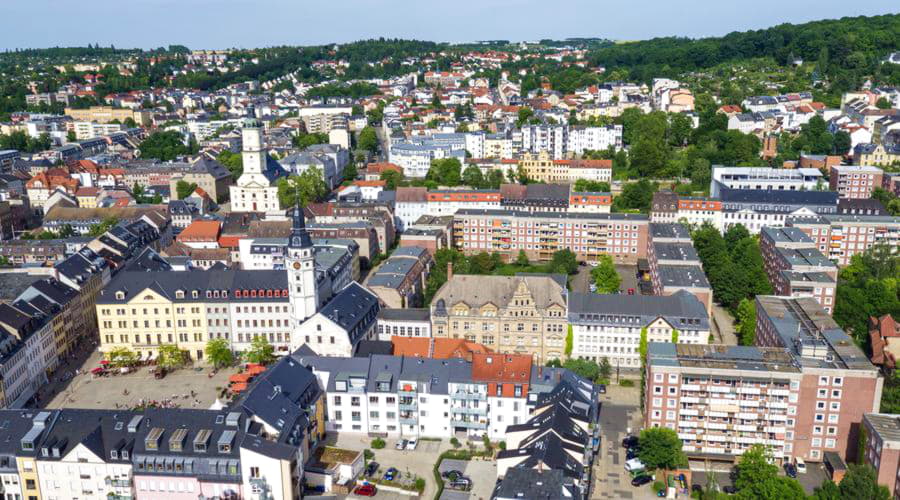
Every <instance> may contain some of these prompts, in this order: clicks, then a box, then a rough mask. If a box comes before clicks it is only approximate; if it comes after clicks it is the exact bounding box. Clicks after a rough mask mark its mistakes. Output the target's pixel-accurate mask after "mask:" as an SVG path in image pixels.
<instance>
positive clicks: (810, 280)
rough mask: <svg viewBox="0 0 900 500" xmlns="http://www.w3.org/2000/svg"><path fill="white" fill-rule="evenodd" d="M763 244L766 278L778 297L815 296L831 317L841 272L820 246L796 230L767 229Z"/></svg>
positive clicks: (761, 242)
mask: <svg viewBox="0 0 900 500" xmlns="http://www.w3.org/2000/svg"><path fill="white" fill-rule="evenodd" d="M759 241H760V252H761V253H762V256H763V260H764V263H765V269H766V275H768V277H769V282H770V283H772V287H773V288H774V289H775V294H776V295H783V296H789V297H812V298H814V299H815V300H816V302H818V303H819V304H821V305H822V307H823V308H824V309H825V311H826V312H828V313H829V314H830V313H831V312H832V310H833V309H834V302H835V293H836V292H835V290H836V289H837V281H836V280H837V273H838V269H837V265H835V263H834V262H832V261H830V260H828V259H827V258H826V257H825V256H824V255H822V253H821V252H820V251H819V250H818V249H817V248H816V243H815V242H814V241H813V240H812V239H811V238H810V237H809V236H807V235H806V233H804V232H803V231H801V230H800V229H797V228H795V227H781V228H771V227H765V228H763V229H762V231H760V240H759Z"/></svg>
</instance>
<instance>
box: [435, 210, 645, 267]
mask: <svg viewBox="0 0 900 500" xmlns="http://www.w3.org/2000/svg"><path fill="white" fill-rule="evenodd" d="M647 219H648V218H647V216H646V215H642V214H618V213H616V214H593V213H572V212H534V213H526V212H521V211H514V210H471V209H462V210H458V211H457V212H456V216H455V217H454V228H453V240H454V246H455V247H456V248H458V249H460V250H462V251H463V252H465V253H466V254H475V253H479V252H488V253H492V252H498V253H499V254H500V255H501V256H502V257H503V258H504V259H506V260H508V261H511V260H513V259H515V258H516V257H517V256H518V254H519V251H520V250H521V251H524V252H525V254H526V256H528V258H529V259H530V260H534V261H544V260H550V259H551V258H552V256H553V253H554V252H556V251H558V250H562V249H569V250H572V251H573V252H575V255H576V256H577V258H578V259H579V260H585V261H596V260H597V258H598V257H599V256H600V255H610V256H612V257H613V259H615V261H616V262H626V263H636V262H637V260H638V259H639V258H644V257H646V252H647V225H648V220H647Z"/></svg>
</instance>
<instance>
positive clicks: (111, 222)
mask: <svg viewBox="0 0 900 500" xmlns="http://www.w3.org/2000/svg"><path fill="white" fill-rule="evenodd" d="M118 223H119V219H118V218H117V217H107V218H105V219H103V220H102V221H101V222H100V223H99V224H91V226H90V228H88V234H89V235H90V236H101V235H103V233H105V232H107V231H109V230H110V228H112V227H113V226H115V225H116V224H118Z"/></svg>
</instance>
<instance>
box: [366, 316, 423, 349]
mask: <svg viewBox="0 0 900 500" xmlns="http://www.w3.org/2000/svg"><path fill="white" fill-rule="evenodd" d="M375 328H376V330H377V332H378V340H381V341H390V340H391V339H392V338H393V337H397V336H399V337H421V338H431V311H430V310H429V309H428V308H415V307H407V308H404V309H399V308H391V307H383V308H381V310H379V311H378V317H377V323H376V327H375ZM397 355H398V356H399V355H400V354H397Z"/></svg>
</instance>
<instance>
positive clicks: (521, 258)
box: [516, 250, 530, 267]
mask: <svg viewBox="0 0 900 500" xmlns="http://www.w3.org/2000/svg"><path fill="white" fill-rule="evenodd" d="M528 264H530V262H528V254H526V253H525V250H519V255H518V256H516V265H517V266H523V267H524V266H527V265H528Z"/></svg>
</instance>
